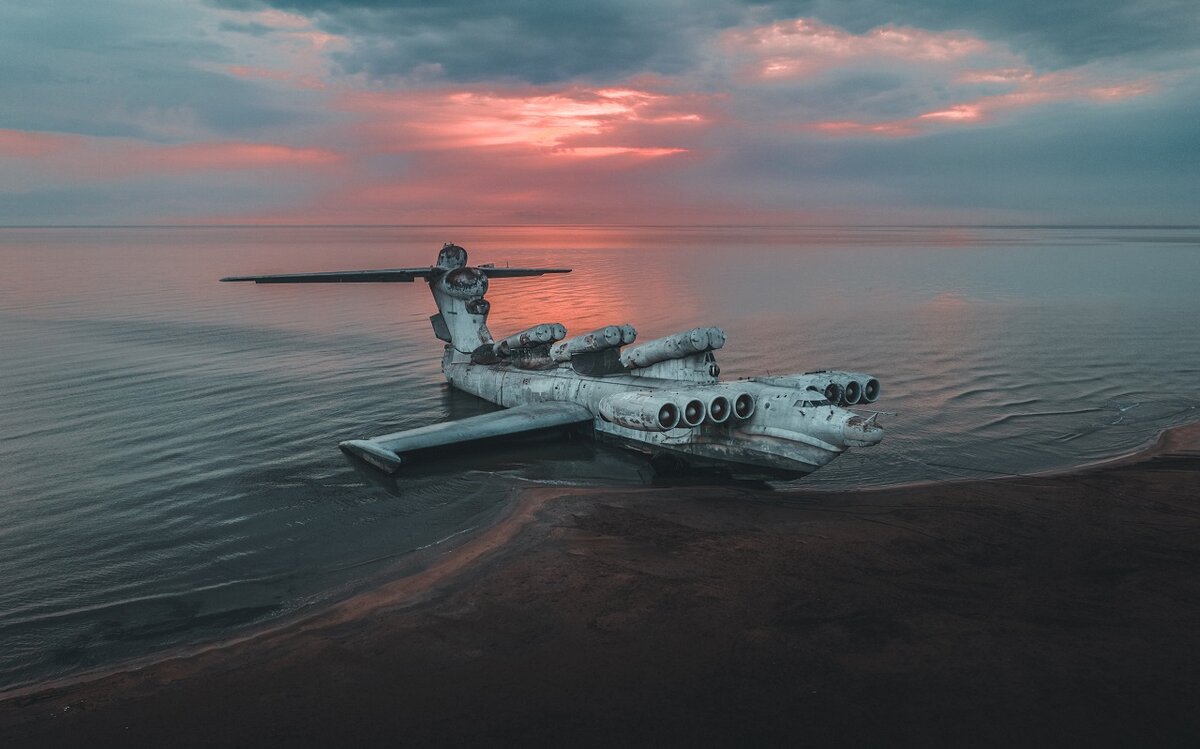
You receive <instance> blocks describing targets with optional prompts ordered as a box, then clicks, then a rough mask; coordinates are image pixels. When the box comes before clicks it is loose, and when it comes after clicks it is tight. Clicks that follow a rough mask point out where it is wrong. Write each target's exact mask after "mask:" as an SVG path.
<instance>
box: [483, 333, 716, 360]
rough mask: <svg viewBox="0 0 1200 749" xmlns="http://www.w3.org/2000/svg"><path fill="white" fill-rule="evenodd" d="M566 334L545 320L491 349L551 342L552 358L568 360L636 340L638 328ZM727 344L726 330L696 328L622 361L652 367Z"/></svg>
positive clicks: (501, 352)
mask: <svg viewBox="0 0 1200 749" xmlns="http://www.w3.org/2000/svg"><path fill="white" fill-rule="evenodd" d="M566 335H567V329H566V328H565V327H563V326H562V324H561V323H542V324H541V325H534V326H533V327H532V328H529V329H527V330H522V331H521V332H520V333H515V334H513V335H511V336H509V337H508V338H505V339H504V340H502V341H497V342H496V343H494V344H493V346H492V349H493V351H494V352H495V354H496V356H498V357H501V358H504V357H508V356H511V355H512V354H513V352H514V351H518V350H521V349H528V348H534V347H536V346H546V345H549V346H550V358H551V359H553V360H554V361H557V362H567V361H570V360H571V357H572V356H574V355H576V354H583V353H592V352H595V351H603V350H605V349H611V348H617V347H618V346H626V345H629V344H631V343H633V342H634V341H635V340H637V331H636V330H634V328H633V326H632V325H608V326H606V327H603V328H600V329H598V330H593V331H592V332H590V333H586V334H584V335H580V336H575V337H574V338H567V339H566V340H563V339H564V338H565V337H566ZM724 345H725V331H723V330H721V329H720V328H693V329H691V330H686V331H684V332H682V333H676V334H674V335H669V336H666V337H665V338H658V339H656V340H653V341H650V342H648V343H644V344H642V345H641V346H637V347H635V348H631V349H626V350H625V351H622V352H621V365H622V366H624V367H626V368H627V369H636V368H639V367H649V366H650V365H652V364H657V363H658V362H661V361H667V360H668V359H679V358H682V357H684V356H690V355H691V354H698V353H703V352H705V351H712V350H714V349H719V348H721V347H722V346H724Z"/></svg>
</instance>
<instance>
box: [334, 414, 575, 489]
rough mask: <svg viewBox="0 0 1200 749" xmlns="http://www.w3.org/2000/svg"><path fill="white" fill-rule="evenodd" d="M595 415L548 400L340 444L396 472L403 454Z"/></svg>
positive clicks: (390, 471) (521, 432) (535, 428)
mask: <svg viewBox="0 0 1200 749" xmlns="http://www.w3.org/2000/svg"><path fill="white" fill-rule="evenodd" d="M593 418H594V417H593V416H592V412H591V411H590V410H589V409H588V408H587V407H586V406H583V405H580V404H578V403H567V402H564V401H547V402H545V403H531V404H529V405H525V406H515V407H513V408H509V409H505V410H503V411H496V412H494V413H487V414H480V415H479V416H470V417H468V418H465V419H459V420H458V421H447V422H443V423H441V424H430V425H429V426H424V427H417V428H416V429H409V430H407V431H403V432H393V433H392V434H385V435H383V436H381V437H372V438H371V439H366V440H347V441H346V442H342V443H341V444H340V445H338V447H340V448H342V449H343V450H345V451H347V452H349V453H352V454H354V455H356V456H358V457H360V458H362V459H363V460H365V461H367V462H368V463H370V464H371V465H373V466H376V467H378V468H380V469H382V470H384V471H387V472H388V473H395V472H396V471H397V470H399V468H400V464H401V463H402V462H403V459H402V458H401V455H403V454H404V453H408V452H412V451H414V450H425V449H427V448H431V447H444V446H446V445H455V444H459V443H462V442H472V441H474V440H481V439H487V438H489V437H503V436H506V435H510V434H523V433H527V432H536V431H539V430H542V429H551V428H553V427H560V426H567V425H568V424H581V423H584V422H589V421H591V420H592V419H593Z"/></svg>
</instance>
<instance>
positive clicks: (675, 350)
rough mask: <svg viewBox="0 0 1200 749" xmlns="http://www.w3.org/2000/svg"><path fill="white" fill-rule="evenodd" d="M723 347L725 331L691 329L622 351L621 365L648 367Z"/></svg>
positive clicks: (631, 367) (633, 367) (635, 367)
mask: <svg viewBox="0 0 1200 749" xmlns="http://www.w3.org/2000/svg"><path fill="white" fill-rule="evenodd" d="M724 345H725V331H723V330H721V329H720V328H693V329H692V330H685V331H684V332H682V333H676V334H675V335H669V336H667V337H666V338H659V339H656V340H653V341H650V342H649V343H643V344H642V345H641V346H637V347H636V348H631V349H628V350H626V351H622V352H621V364H622V366H624V367H626V368H628V369H637V368H640V367H649V366H651V365H653V364H657V363H659V362H662V361H667V360H668V359H682V358H683V357H685V356H690V355H692V354H699V353H702V352H704V351H709V350H711V349H716V348H720V347H721V346H724Z"/></svg>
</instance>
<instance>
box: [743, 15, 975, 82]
mask: <svg viewBox="0 0 1200 749" xmlns="http://www.w3.org/2000/svg"><path fill="white" fill-rule="evenodd" d="M723 41H724V46H725V48H726V49H727V50H728V51H729V52H731V53H732V54H734V55H735V56H736V57H738V58H741V59H743V60H748V61H749V62H748V63H747V64H748V69H749V72H750V74H751V76H752V77H757V78H765V79H770V78H791V77H796V76H802V75H808V74H811V73H814V72H816V71H819V70H824V69H828V68H831V67H834V66H837V65H845V64H848V63H850V62H853V61H856V60H864V59H879V58H894V59H899V60H905V61H910V62H912V61H919V62H935V63H936V62H946V61H950V60H958V59H962V58H965V57H967V56H970V55H976V54H980V53H983V52H990V51H993V50H992V47H991V46H990V45H989V44H988V43H987V42H985V41H984V40H982V39H979V38H977V37H974V36H971V35H969V34H966V33H964V32H961V31H942V32H938V31H926V30H925V29H917V28H911V27H906V26H891V25H889V26H880V27H878V28H875V29H871V30H870V31H867V32H865V33H863V34H852V33H850V32H848V31H846V30H844V29H840V28H838V27H836V26H829V25H826V24H823V23H820V22H819V21H816V20H813V19H809V18H797V19H794V20H791V21H780V22H777V23H774V24H771V25H769V26H760V27H757V28H753V29H745V30H736V31H730V32H728V33H727V34H726V35H725V37H724V39H723Z"/></svg>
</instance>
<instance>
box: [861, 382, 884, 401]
mask: <svg viewBox="0 0 1200 749" xmlns="http://www.w3.org/2000/svg"><path fill="white" fill-rule="evenodd" d="M881 391H882V386H881V385H880V384H879V380H877V379H875V378H874V377H871V378H870V379H868V380H867V381H866V383H864V384H863V390H862V400H863V403H874V402H875V401H877V400H879V394H880V392H881Z"/></svg>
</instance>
